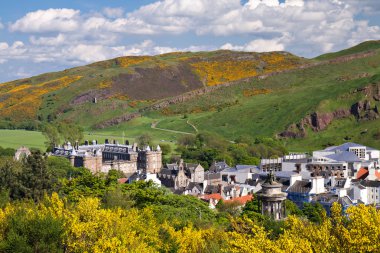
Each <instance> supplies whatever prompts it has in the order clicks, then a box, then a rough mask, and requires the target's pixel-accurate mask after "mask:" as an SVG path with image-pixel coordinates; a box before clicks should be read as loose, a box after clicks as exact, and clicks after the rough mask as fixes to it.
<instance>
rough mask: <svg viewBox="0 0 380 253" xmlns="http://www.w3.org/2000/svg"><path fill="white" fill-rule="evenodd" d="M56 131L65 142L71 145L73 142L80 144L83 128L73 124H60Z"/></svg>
mask: <svg viewBox="0 0 380 253" xmlns="http://www.w3.org/2000/svg"><path fill="white" fill-rule="evenodd" d="M58 131H59V134H60V135H61V137H62V138H63V140H64V141H65V142H68V141H69V142H71V144H72V145H74V144H75V142H77V141H78V142H81V141H82V140H83V138H84V135H83V128H82V127H80V126H77V125H74V124H68V123H60V124H59V125H58Z"/></svg>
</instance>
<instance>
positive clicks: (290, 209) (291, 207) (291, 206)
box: [285, 199, 303, 216]
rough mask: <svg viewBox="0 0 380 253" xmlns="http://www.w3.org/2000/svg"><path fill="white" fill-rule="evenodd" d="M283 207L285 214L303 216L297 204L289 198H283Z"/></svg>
mask: <svg viewBox="0 0 380 253" xmlns="http://www.w3.org/2000/svg"><path fill="white" fill-rule="evenodd" d="M285 209H286V214H287V215H296V216H303V212H302V210H301V209H299V208H298V206H297V205H296V204H295V203H294V202H293V201H291V200H289V199H286V200H285Z"/></svg>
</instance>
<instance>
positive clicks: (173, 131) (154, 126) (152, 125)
mask: <svg viewBox="0 0 380 253" xmlns="http://www.w3.org/2000/svg"><path fill="white" fill-rule="evenodd" d="M158 123H160V122H159V121H153V122H152V124H151V125H150V128H152V129H157V130H161V131H165V132H170V133H175V134H188V135H195V134H193V133H188V132H182V131H176V130H171V129H165V128H159V127H157V125H158Z"/></svg>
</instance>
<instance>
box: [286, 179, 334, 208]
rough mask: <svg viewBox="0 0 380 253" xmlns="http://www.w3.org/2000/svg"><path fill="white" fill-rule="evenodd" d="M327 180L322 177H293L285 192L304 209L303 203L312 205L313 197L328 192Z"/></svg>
mask: <svg viewBox="0 0 380 253" xmlns="http://www.w3.org/2000/svg"><path fill="white" fill-rule="evenodd" d="M324 184H325V180H324V178H322V177H314V178H311V179H302V176H301V175H292V176H291V177H290V185H289V187H288V188H287V189H286V190H285V191H286V193H287V194H288V195H287V197H288V199H289V200H291V201H293V202H294V203H295V204H296V205H297V206H298V207H300V208H302V207H303V203H310V202H311V201H312V197H313V196H315V195H318V194H323V193H325V192H326V188H325V185H324Z"/></svg>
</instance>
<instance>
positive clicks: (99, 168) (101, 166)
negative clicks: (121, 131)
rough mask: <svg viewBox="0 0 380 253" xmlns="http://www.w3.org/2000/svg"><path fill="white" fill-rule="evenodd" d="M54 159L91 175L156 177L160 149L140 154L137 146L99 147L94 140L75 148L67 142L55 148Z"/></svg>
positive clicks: (160, 153) (144, 151)
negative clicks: (114, 172) (62, 159)
mask: <svg viewBox="0 0 380 253" xmlns="http://www.w3.org/2000/svg"><path fill="white" fill-rule="evenodd" d="M52 155H53V156H59V157H65V158H67V159H69V160H70V162H71V164H72V166H74V167H85V168H87V169H89V170H91V172H92V173H99V172H103V173H108V171H109V170H111V169H116V170H120V171H122V172H124V173H125V174H128V175H131V174H134V173H136V172H137V171H138V170H141V171H142V172H143V173H151V174H154V173H158V172H159V171H160V170H161V168H162V152H161V148H160V146H157V148H156V150H153V149H152V148H151V147H149V146H147V147H146V148H145V149H142V150H140V149H139V148H138V147H137V145H136V144H134V145H129V142H128V141H126V143H125V144H119V143H118V142H116V141H114V142H113V143H109V142H108V139H106V140H105V143H104V144H98V142H97V141H96V140H93V141H92V143H90V142H88V141H85V143H84V145H78V143H76V144H75V145H74V146H72V145H71V143H70V142H68V143H66V144H65V145H63V146H62V147H56V148H54V151H53V153H52Z"/></svg>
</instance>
